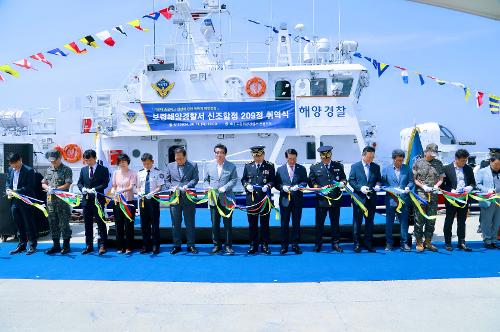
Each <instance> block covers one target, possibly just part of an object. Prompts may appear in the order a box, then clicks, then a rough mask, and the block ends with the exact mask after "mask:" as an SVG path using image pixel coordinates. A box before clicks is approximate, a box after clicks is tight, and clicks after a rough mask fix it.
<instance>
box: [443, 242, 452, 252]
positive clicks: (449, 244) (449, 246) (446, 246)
mask: <svg viewBox="0 0 500 332" xmlns="http://www.w3.org/2000/svg"><path fill="white" fill-rule="evenodd" d="M444 248H445V249H446V250H448V251H453V247H452V246H451V243H446V244H445V245H444Z"/></svg>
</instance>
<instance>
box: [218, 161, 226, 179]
mask: <svg viewBox="0 0 500 332" xmlns="http://www.w3.org/2000/svg"><path fill="white" fill-rule="evenodd" d="M223 167H224V163H222V165H219V164H217V175H218V176H219V178H220V175H221V174H222V168H223Z"/></svg>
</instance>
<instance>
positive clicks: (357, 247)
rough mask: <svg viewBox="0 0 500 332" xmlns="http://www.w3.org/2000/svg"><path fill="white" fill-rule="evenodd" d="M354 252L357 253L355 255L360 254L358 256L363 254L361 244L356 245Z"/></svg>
mask: <svg viewBox="0 0 500 332" xmlns="http://www.w3.org/2000/svg"><path fill="white" fill-rule="evenodd" d="M354 252H355V253H358V254H359V253H360V252H361V247H360V246H359V244H356V245H355V246H354Z"/></svg>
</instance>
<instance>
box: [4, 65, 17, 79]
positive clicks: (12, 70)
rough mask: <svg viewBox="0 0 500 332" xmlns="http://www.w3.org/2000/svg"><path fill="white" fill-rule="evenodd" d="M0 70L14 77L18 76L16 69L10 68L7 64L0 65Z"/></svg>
mask: <svg viewBox="0 0 500 332" xmlns="http://www.w3.org/2000/svg"><path fill="white" fill-rule="evenodd" d="M0 70H1V71H3V72H6V73H7V74H9V75H12V76H14V77H19V72H18V71H17V70H14V69H12V67H11V66H9V65H1V66H0Z"/></svg>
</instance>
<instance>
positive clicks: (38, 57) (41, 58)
mask: <svg viewBox="0 0 500 332" xmlns="http://www.w3.org/2000/svg"><path fill="white" fill-rule="evenodd" d="M30 58H32V59H34V60H38V61H41V62H43V63H45V64H46V65H48V66H50V68H52V63H50V62H49V61H47V59H46V58H45V56H44V55H43V54H42V53H37V54H33V55H32V56H30Z"/></svg>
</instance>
